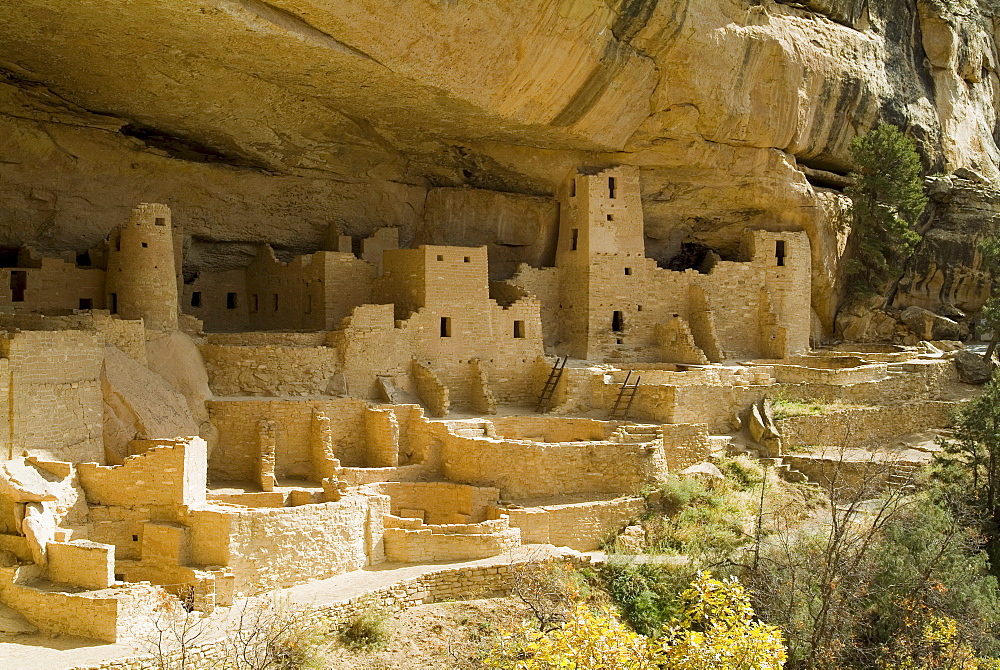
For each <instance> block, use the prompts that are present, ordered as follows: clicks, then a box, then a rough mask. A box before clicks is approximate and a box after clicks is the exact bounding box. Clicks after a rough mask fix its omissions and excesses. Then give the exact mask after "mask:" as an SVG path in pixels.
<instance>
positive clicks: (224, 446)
mask: <svg viewBox="0 0 1000 670" xmlns="http://www.w3.org/2000/svg"><path fill="white" fill-rule="evenodd" d="M367 406H368V404H367V403H366V402H365V401H363V400H359V399H357V398H312V399H305V398H303V399H259V400H258V399H235V398H234V399H222V398H216V399H215V400H210V401H209V402H208V410H209V414H210V416H211V418H212V424H213V425H214V426H215V427H216V428H217V429H218V441H217V443H216V446H215V449H214V450H213V451H212V455H211V458H210V459H209V464H208V469H209V478H210V479H211V480H212V481H251V480H252V479H253V477H254V471H255V467H256V457H257V456H256V452H255V449H254V445H256V444H257V441H258V439H259V438H258V422H259V421H261V420H268V421H272V422H273V423H274V424H275V426H276V434H275V438H276V446H275V472H276V474H277V477H278V478H279V479H283V478H292V479H311V480H313V481H318V477H317V473H316V472H315V452H314V450H315V449H316V448H318V445H316V444H315V443H314V441H315V439H316V435H315V432H314V430H313V415H314V413H316V412H319V413H322V414H323V415H325V416H326V417H328V418H329V420H330V438H331V447H332V450H333V455H334V456H335V457H336V458H337V459H338V460H340V462H341V463H342V464H343V465H345V466H363V465H365V464H366V460H365V458H366V457H365V453H366V444H367V440H366V433H365V418H364V412H365V409H366V407H367Z"/></svg>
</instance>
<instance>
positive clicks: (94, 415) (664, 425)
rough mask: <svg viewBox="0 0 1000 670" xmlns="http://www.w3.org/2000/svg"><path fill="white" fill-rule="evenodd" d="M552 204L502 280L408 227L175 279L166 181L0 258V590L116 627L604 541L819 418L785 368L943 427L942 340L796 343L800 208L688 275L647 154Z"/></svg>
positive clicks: (803, 266)
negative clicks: (795, 398) (657, 254)
mask: <svg viewBox="0 0 1000 670" xmlns="http://www.w3.org/2000/svg"><path fill="white" fill-rule="evenodd" d="M560 204H561V210H560V211H561V218H560V224H559V231H558V242H557V250H556V254H555V264H554V266H552V267H531V266H528V265H526V264H525V265H522V266H521V267H520V269H519V270H518V271H517V272H516V273H515V275H514V276H513V277H512V278H511V279H509V280H507V281H501V282H491V281H490V280H489V277H488V269H487V251H486V248H485V247H474V248H472V247H455V246H435V245H421V246H419V247H418V248H398V247H399V240H398V235H397V231H396V230H395V229H393V228H384V229H380V230H378V231H377V232H376V233H375V234H373V235H371V236H370V237H368V238H367V239H364V240H362V241H360V243H357V242H355V241H353V240H351V239H350V238H349V237H345V236H340V235H336V234H335V235H333V236H332V242H331V245H330V246H332V247H333V248H332V249H330V250H326V251H318V252H315V253H312V254H309V255H303V256H297V257H295V258H293V259H291V260H288V261H287V262H285V261H281V260H279V259H278V258H277V257H276V256H275V254H274V252H273V251H272V250H271V248H270V247H268V246H262V247H261V249H260V251H259V253H258V254H257V256H256V257H255V258H254V259H253V260H252V262H251V263H250V264H249V265H248V266H247V267H246V268H243V269H237V270H227V271H223V272H217V273H202V274H198V275H197V276H187V277H186V276H185V273H184V272H183V267H184V259H183V249H184V235H183V231H182V230H180V229H179V227H178V226H175V225H174V224H173V221H172V213H171V211H170V209H168V208H167V207H166V206H164V205H160V204H143V205H139V206H138V207H136V208H135V209H134V211H133V212H132V215H131V217H130V218H129V220H128V221H126V222H125V223H124V224H122V225H121V226H120V227H119V228H118V229H116V230H115V231H114V232H113V233H112V234H111V235H110V236H109V237H108V238H107V239H106V240H105V241H104V242H103V243H102V244H100V245H99V246H98V247H96V248H93V249H90V250H88V251H87V252H86V253H72V254H67V255H66V256H64V257H62V258H39V257H36V255H35V254H34V253H33V252H32V251H31V250H30V249H28V248H20V249H15V250H11V251H10V253H8V254H5V256H4V260H5V263H4V265H5V267H3V268H2V269H0V275H2V277H0V281H2V285H3V286H4V287H7V290H0V325H2V327H3V332H2V335H0V385H2V392H0V407H2V411H0V414H2V416H4V417H7V421H8V423H7V424H6V425H5V426H4V428H3V430H2V431H0V454H2V456H3V458H2V461H3V462H2V465H0V554H2V555H4V556H6V557H7V559H6V560H7V565H6V567H2V568H0V602H2V603H3V605H5V606H7V607H9V608H13V609H14V610H16V611H17V612H18V613H20V615H22V616H23V617H24V618H25V619H27V620H28V621H29V622H30V623H31V624H32V625H34V626H35V627H37V628H38V629H40V630H42V631H48V632H52V633H63V634H70V635H74V636H81V637H87V638H93V639H96V640H102V641H107V642H115V641H122V640H127V639H128V638H129V636H130V635H132V634H134V633H133V631H134V624H135V621H137V620H141V619H142V618H143V616H144V612H145V611H146V610H147V609H148V606H149V602H150V599H151V598H153V597H154V594H155V592H156V590H157V589H159V588H163V589H166V590H168V591H169V592H171V593H190V594H192V595H191V598H192V600H191V602H192V603H193V606H194V607H196V608H198V609H201V610H204V611H211V610H212V609H213V608H215V607H218V606H225V605H229V604H232V603H233V602H234V599H237V598H241V597H245V596H252V595H254V594H258V593H262V592H265V591H267V590H269V589H273V588H279V587H290V586H293V585H296V584H303V583H309V582H311V581H314V580H321V579H325V578H328V577H331V576H333V575H337V574H341V573H345V572H349V571H353V570H359V569H361V568H364V567H366V566H372V565H377V564H380V563H384V562H390V563H430V562H435V561H454V560H468V559H478V558H485V557H491V556H498V555H501V554H504V553H505V552H509V551H511V550H513V549H515V548H517V547H520V546H524V545H533V544H548V545H555V546H557V547H568V548H570V549H573V550H578V551H587V550H593V549H596V548H598V547H599V546H600V545H601V543H602V542H603V541H604V540H605V539H606V538H608V537H609V536H610V535H613V534H614V533H616V532H618V531H620V530H621V529H622V528H623V527H624V526H626V525H628V523H629V522H630V520H632V519H634V518H636V516H637V515H638V514H640V513H641V510H642V507H643V501H642V499H641V498H639V497H637V496H636V494H637V492H638V491H640V490H641V489H642V488H643V487H645V486H648V485H651V484H655V483H657V482H660V481H662V480H663V479H664V478H665V477H666V476H667V475H668V474H670V473H677V472H680V471H683V470H684V469H685V468H687V467H689V466H692V465H695V464H697V463H701V462H703V461H705V460H706V459H707V458H708V457H710V456H711V455H712V454H713V453H718V452H720V451H725V450H726V449H727V448H733V446H734V445H735V444H736V443H737V442H745V441H749V443H752V444H754V445H755V448H756V449H757V450H758V451H757V452H756V453H758V454H760V455H762V456H763V457H768V458H771V459H775V462H776V463H779V464H780V460H781V456H782V440H784V443H785V445H786V446H787V445H788V444H790V443H794V442H795V441H796V440H801V441H802V443H808V444H815V443H817V442H816V440H817V438H816V436H815V435H810V434H808V433H809V431H813V432H814V433H815V432H817V431H818V432H819V433H820V434H821V435H822V434H823V431H824V430H826V431H827V433H826V434H829V428H830V427H829V426H827V427H826V428H823V427H817V426H816V425H812V424H808V423H802V424H801V425H800V424H795V425H787V426H785V428H784V433H783V435H779V434H778V433H777V431H776V430H774V424H773V420H769V419H768V417H767V416H766V410H762V409H761V408H762V407H763V405H762V404H761V403H762V401H763V400H764V399H765V398H767V397H769V396H772V395H774V394H775V393H776V392H777V391H778V390H780V391H781V392H783V393H788V394H791V395H799V396H802V397H825V398H828V399H831V400H844V401H853V402H860V403H866V402H870V403H872V404H879V403H881V404H886V403H889V405H888V406H887V407H883V408H881V409H878V410H873V412H874V413H875V415H877V416H872V417H871V421H870V424H871V425H870V427H869V432H870V433H871V432H878V431H879V430H883V431H884V430H885V426H887V425H892V427H893V430H895V431H896V432H897V433H900V432H907V431H910V432H913V431H917V430H921V429H925V428H930V427H934V426H937V425H944V424H946V423H947V406H948V403H947V402H944V401H942V399H941V396H942V392H943V391H942V389H943V387H944V385H945V384H946V383H947V382H949V381H950V379H951V376H952V374H953V373H952V368H951V366H950V365H949V362H948V361H947V360H946V359H945V358H944V357H943V356H942V354H941V352H940V351H939V350H937V349H935V348H933V347H925V348H919V347H917V348H913V347H911V348H909V349H907V348H904V347H882V348H879V347H877V346H868V347H867V348H865V347H855V348H854V349H852V348H851V347H849V346H848V347H846V348H842V349H840V350H829V349H827V350H817V351H812V350H810V333H811V331H812V318H813V317H812V312H811V308H810V276H811V275H810V244H809V239H808V237H807V236H806V234H805V233H803V232H800V231H794V230H781V229H775V230H766V229H748V230H747V231H746V232H745V234H744V237H743V242H742V246H741V250H740V253H741V257H740V258H738V259H735V260H723V259H722V258H720V257H719V256H718V255H715V254H710V255H709V256H708V257H707V258H706V259H705V261H704V262H703V263H702V265H701V267H700V268H698V269H688V270H684V271H673V270H667V269H663V268H661V267H658V266H657V263H656V261H654V260H653V259H650V258H647V257H646V255H645V252H644V247H643V217H642V209H641V203H640V197H639V175H638V171H637V170H636V169H634V168H625V167H616V168H610V169H604V170H592V171H587V172H577V173H575V174H573V175H572V176H571V177H570V178H569V179H568V180H567V182H566V184H565V185H564V187H563V189H562V191H561V195H560ZM876 398H878V403H876V402H874V399H876ZM892 403H895V404H892ZM899 408H904V409H905V411H900V410H899ZM915 409H916V410H917V411H914V410H915ZM893 412H895V414H892V413H893ZM889 414H892V416H889ZM832 420H834V421H835V420H836V419H835V418H834V419H832ZM818 439H819V440H820V441H822V439H823V438H822V437H820V438H818ZM784 467H785V468H786V469H787V468H788V465H787V464H785V465H784ZM802 467H803V468H805V467H806V464H802Z"/></svg>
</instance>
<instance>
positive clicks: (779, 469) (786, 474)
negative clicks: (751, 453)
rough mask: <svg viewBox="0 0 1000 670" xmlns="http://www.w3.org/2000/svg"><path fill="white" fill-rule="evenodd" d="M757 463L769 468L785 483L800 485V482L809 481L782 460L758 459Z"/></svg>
mask: <svg viewBox="0 0 1000 670" xmlns="http://www.w3.org/2000/svg"><path fill="white" fill-rule="evenodd" d="M757 460H758V461H760V464H761V465H763V466H764V467H765V468H770V469H772V470H774V471H775V472H776V473H777V474H778V476H779V477H781V478H782V479H784V480H785V481H786V482H792V483H795V484H801V483H802V482H807V481H809V478H808V477H806V476H805V475H804V474H803V473H801V472H799V471H798V470H796V469H795V468H793V467H792V466H791V464H789V463H786V462H785V460H784V459H782V458H780V457H779V458H768V457H763V456H762V457H758V458H757Z"/></svg>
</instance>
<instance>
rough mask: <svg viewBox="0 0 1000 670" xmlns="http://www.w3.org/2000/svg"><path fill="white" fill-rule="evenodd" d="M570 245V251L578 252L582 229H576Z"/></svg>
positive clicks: (571, 235)
mask: <svg viewBox="0 0 1000 670" xmlns="http://www.w3.org/2000/svg"><path fill="white" fill-rule="evenodd" d="M569 243H570V247H569V250H570V251H576V249H577V247H578V246H579V244H580V229H579V228H574V229H573V230H572V231H571V234H570V242H569Z"/></svg>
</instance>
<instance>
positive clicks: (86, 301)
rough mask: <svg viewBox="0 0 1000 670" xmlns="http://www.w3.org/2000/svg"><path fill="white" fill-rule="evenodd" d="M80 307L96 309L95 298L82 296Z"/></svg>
mask: <svg viewBox="0 0 1000 670" xmlns="http://www.w3.org/2000/svg"><path fill="white" fill-rule="evenodd" d="M80 309H94V299H93V298H80Z"/></svg>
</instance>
